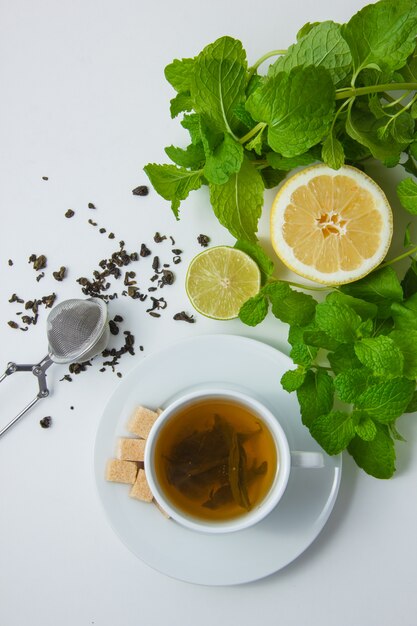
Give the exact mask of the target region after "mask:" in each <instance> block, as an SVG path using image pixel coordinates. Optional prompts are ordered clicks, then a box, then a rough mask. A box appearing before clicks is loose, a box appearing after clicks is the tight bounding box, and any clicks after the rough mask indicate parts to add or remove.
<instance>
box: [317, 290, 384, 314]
mask: <svg viewBox="0 0 417 626" xmlns="http://www.w3.org/2000/svg"><path fill="white" fill-rule="evenodd" d="M326 302H328V303H329V304H343V305H347V306H349V307H350V308H351V309H353V310H354V311H355V312H356V313H357V314H358V315H359V316H360V317H361V318H362V319H363V320H367V319H373V318H374V317H376V315H377V313H378V307H377V306H376V304H373V303H372V302H366V300H362V298H354V297H353V296H349V295H347V294H345V293H341V292H340V291H331V292H330V293H329V294H328V295H327V296H326Z"/></svg>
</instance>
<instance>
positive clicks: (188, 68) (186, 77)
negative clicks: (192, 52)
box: [165, 59, 195, 93]
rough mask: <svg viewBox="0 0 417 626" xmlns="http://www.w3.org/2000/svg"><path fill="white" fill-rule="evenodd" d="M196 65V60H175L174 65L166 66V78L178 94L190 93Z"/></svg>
mask: <svg viewBox="0 0 417 626" xmlns="http://www.w3.org/2000/svg"><path fill="white" fill-rule="evenodd" d="M194 64H195V59H181V60H179V59H174V61H172V63H170V64H169V65H167V66H166V68H165V78H166V79H167V81H168V82H169V83H171V85H172V86H173V87H174V89H175V91H178V93H181V92H182V91H190V88H191V75H192V72H193V70H194Z"/></svg>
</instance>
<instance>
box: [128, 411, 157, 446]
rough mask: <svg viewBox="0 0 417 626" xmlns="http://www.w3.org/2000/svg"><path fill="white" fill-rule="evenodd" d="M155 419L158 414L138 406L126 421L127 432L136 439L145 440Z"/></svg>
mask: <svg viewBox="0 0 417 626" xmlns="http://www.w3.org/2000/svg"><path fill="white" fill-rule="evenodd" d="M157 417H158V413H156V412H155V411H151V410H150V409H147V408H145V407H144V406H138V408H137V409H135V411H134V413H133V415H132V416H131V418H130V420H129V421H128V424H127V430H128V431H129V432H131V433H133V434H134V435H137V436H138V437H143V439H146V437H147V436H148V435H149V431H150V430H151V428H152V425H153V423H154V421H155V420H156V418H157Z"/></svg>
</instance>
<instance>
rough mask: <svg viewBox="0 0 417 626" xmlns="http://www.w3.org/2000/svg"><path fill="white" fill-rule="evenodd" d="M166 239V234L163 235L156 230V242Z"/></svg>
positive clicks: (154, 238) (154, 237)
mask: <svg viewBox="0 0 417 626" xmlns="http://www.w3.org/2000/svg"><path fill="white" fill-rule="evenodd" d="M165 239H166V235H161V234H160V233H158V232H156V233H155V234H154V236H153V240H154V242H155V243H161V241H164V240H165Z"/></svg>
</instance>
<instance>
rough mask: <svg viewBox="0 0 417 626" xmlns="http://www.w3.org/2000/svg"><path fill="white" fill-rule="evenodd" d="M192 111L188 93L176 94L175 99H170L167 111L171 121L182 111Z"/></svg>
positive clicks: (191, 102)
mask: <svg viewBox="0 0 417 626" xmlns="http://www.w3.org/2000/svg"><path fill="white" fill-rule="evenodd" d="M192 110H193V101H192V99H191V96H190V93H189V92H188V91H184V92H181V93H178V94H177V95H176V96H175V98H172V100H170V107H169V111H170V113H171V117H172V119H174V117H177V115H179V114H180V113H182V112H183V111H192Z"/></svg>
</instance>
